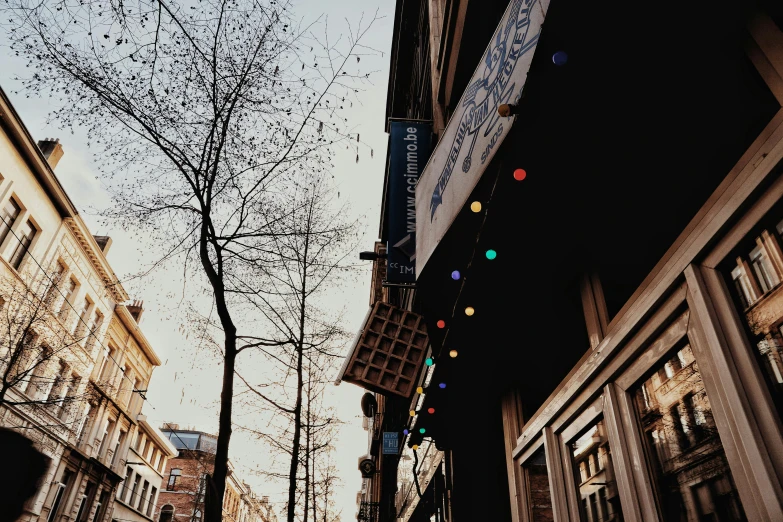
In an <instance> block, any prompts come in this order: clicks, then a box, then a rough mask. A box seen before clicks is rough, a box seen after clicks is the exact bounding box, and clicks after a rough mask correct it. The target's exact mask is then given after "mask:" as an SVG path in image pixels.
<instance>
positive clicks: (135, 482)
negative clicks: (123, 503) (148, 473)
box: [128, 473, 141, 506]
mask: <svg viewBox="0 0 783 522" xmlns="http://www.w3.org/2000/svg"><path fill="white" fill-rule="evenodd" d="M139 482H141V475H139V474H138V473H136V478H135V479H134V480H133V489H131V493H130V497H128V505H129V506H132V505H133V501H134V500H135V499H136V492H137V491H138V490H139Z"/></svg>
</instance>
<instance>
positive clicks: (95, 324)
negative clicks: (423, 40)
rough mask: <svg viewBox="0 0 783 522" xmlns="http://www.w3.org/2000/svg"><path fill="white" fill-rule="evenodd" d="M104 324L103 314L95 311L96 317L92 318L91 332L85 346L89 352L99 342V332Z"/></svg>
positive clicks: (87, 336)
mask: <svg viewBox="0 0 783 522" xmlns="http://www.w3.org/2000/svg"><path fill="white" fill-rule="evenodd" d="M102 324H103V314H102V313H101V312H100V310H95V315H93V316H92V322H91V323H90V331H89V332H88V334H87V335H86V341H87V342H86V343H85V344H84V346H85V347H86V348H87V349H88V350H89V349H91V348H92V347H93V346H94V345H95V343H96V342H97V341H98V330H100V328H101V325H102Z"/></svg>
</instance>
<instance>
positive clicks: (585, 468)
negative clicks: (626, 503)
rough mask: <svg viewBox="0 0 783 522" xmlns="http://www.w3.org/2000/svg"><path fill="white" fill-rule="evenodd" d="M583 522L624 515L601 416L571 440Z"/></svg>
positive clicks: (606, 521) (617, 519) (595, 521)
mask: <svg viewBox="0 0 783 522" xmlns="http://www.w3.org/2000/svg"><path fill="white" fill-rule="evenodd" d="M571 452H572V455H573V459H574V469H575V474H576V481H577V484H578V489H579V495H580V502H581V505H580V508H581V509H580V513H581V518H582V521H583V522H610V521H617V522H619V521H621V520H622V519H623V514H622V510H621V509H620V497H619V495H618V492H617V483H616V481H615V478H614V468H613V467H612V455H611V452H610V451H609V442H608V440H607V437H606V428H605V427H604V421H603V420H600V421H598V422H597V423H596V424H595V425H593V426H592V427H591V428H589V429H588V430H587V431H586V432H585V433H584V434H583V435H582V436H581V437H579V438H578V439H576V441H574V442H573V443H572V444H571Z"/></svg>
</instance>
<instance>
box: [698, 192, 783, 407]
mask: <svg viewBox="0 0 783 522" xmlns="http://www.w3.org/2000/svg"><path fill="white" fill-rule="evenodd" d="M782 215H783V201H781V202H779V203H778V204H777V205H776V206H775V207H773V208H772V209H771V210H770V211H769V213H768V214H767V215H766V216H764V217H763V218H762V219H761V220H760V221H759V223H758V225H756V226H755V227H754V229H753V230H751V231H749V233H748V234H747V235H746V236H745V237H744V238H743V239H742V240H741V241H740V242H739V243H738V244H737V247H736V248H735V249H734V250H733V251H732V252H731V253H730V254H729V255H727V256H726V258H725V259H724V260H723V261H722V262H721V264H720V270H721V272H722V273H723V277H724V280H725V281H726V282H727V283H728V281H729V279H732V280H734V281H735V284H734V285H727V286H728V287H729V291H730V292H731V294H732V297H733V298H734V301H735V303H736V306H737V312H738V315H739V317H740V319H741V320H742V321H743V323H744V329H745V334H746V336H747V339H748V341H749V344H750V345H751V346H753V347H754V350H753V351H752V355H753V358H754V359H755V360H756V364H757V365H758V366H759V369H760V370H761V371H760V373H761V375H762V376H763V379H764V383H765V385H766V387H767V389H768V390H769V392H770V395H771V396H772V399H773V401H774V402H775V406H776V409H777V412H778V415H779V416H781V417H783V332H782V331H781V326H782V325H783V306H782V304H783V295H782V294H783V292H781V291H775V292H771V291H769V290H770V289H771V288H773V287H775V286H776V285H779V284H780V280H781V274H780V273H779V272H778V270H777V268H778V267H777V263H775V260H776V259H777V258H778V257H777V254H779V253H780V247H782V246H783V221H781V219H780V218H781V216H782ZM748 253H749V255H748ZM743 256H748V261H747V263H746V264H745V266H746V267H747V268H745V270H744V272H745V273H746V274H747V275H746V277H745V279H750V278H752V279H756V280H757V284H756V283H755V282H754V281H753V280H752V279H750V280H749V281H745V280H744V279H740V281H742V284H740V285H738V284H737V282H736V280H737V277H738V274H739V272H740V271H741V270H740V269H741V267H742V259H743ZM751 264H752V267H751ZM748 276H750V278H748ZM753 276H755V277H753ZM754 285H755V286H756V288H755V293H753V290H754V289H753V288H751V289H749V288H748V287H749V286H754ZM749 294H750V295H756V296H759V294H763V295H760V296H759V297H757V298H756V299H750V298H749V297H748V296H749ZM748 305H750V307H749V306H748ZM697 398H698V397H697Z"/></svg>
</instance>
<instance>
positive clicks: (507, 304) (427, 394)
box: [375, 0, 783, 522]
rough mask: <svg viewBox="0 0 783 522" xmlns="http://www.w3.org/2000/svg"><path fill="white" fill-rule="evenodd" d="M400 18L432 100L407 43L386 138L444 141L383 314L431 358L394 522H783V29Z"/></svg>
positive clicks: (720, 14)
mask: <svg viewBox="0 0 783 522" xmlns="http://www.w3.org/2000/svg"><path fill="white" fill-rule="evenodd" d="M402 4H403V3H402V2H400V3H398V13H397V21H396V23H395V24H396V26H398V27H400V28H404V27H405V24H408V25H409V26H410V27H420V28H425V29H426V33H427V34H426V38H425V39H424V40H426V41H428V42H429V45H428V46H416V45H414V46H413V47H409V48H408V49H409V51H408V52H410V53H411V54H412V55H415V56H419V55H423V56H425V57H428V58H429V60H423V61H421V60H416V59H410V56H408V57H407V58H406V60H405V63H414V64H417V63H423V64H424V65H425V66H424V71H425V72H424V74H423V75H424V76H427V74H429V78H430V82H429V87H428V88H421V89H418V92H424V93H428V94H429V96H430V98H429V99H427V100H422V97H419V98H416V101H415V103H414V102H413V101H411V100H413V99H414V98H415V97H412V96H410V95H408V96H403V95H402V94H400V93H401V92H403V91H405V89H406V88H407V87H406V86H407V85H410V84H411V81H410V78H408V77H407V76H405V77H403V76H401V75H400V73H399V71H398V70H397V68H396V66H395V64H396V63H398V62H400V61H401V60H402V59H403V57H401V56H399V55H395V52H397V53H398V54H399V52H400V50H401V49H403V48H404V46H403V44H401V43H395V46H396V47H395V49H393V53H392V54H393V56H392V76H391V79H390V101H389V107H390V109H389V117H390V118H402V117H407V118H408V119H411V120H413V119H421V120H432V121H433V122H434V123H433V129H434V132H435V134H436V135H437V137H438V138H439V141H438V144H437V145H436V146H435V148H434V150H433V153H432V156H431V158H430V161H429V163H428V165H427V167H426V169H425V170H424V172H423V173H422V175H421V179H420V180H419V182H418V185H417V187H416V211H417V243H416V274H417V278H416V283H415V286H406V287H404V288H403V289H402V290H401V289H400V288H399V287H398V286H387V288H386V290H385V294H384V292H380V293H378V292H376V294H377V295H376V297H377V296H378V295H380V298H382V299H386V300H387V302H394V303H396V304H397V305H398V306H400V307H401V308H406V309H408V310H413V311H415V312H417V313H419V314H421V315H422V316H423V317H424V318H425V319H426V324H427V330H428V332H429V342H430V351H429V352H428V354H427V355H428V360H429V363H428V365H427V366H426V367H424V368H423V369H422V371H421V373H420V374H419V377H418V380H417V382H416V384H417V388H419V389H417V391H416V392H415V393H412V394H411V396H410V410H411V415H410V417H409V418H408V419H407V422H406V423H405V425H404V426H402V428H403V429H405V430H406V432H405V433H406V434H405V439H404V441H405V442H404V444H403V450H402V452H401V456H400V458H399V460H398V462H397V477H398V479H397V484H396V487H395V488H392V487H387V488H386V490H383V491H380V492H379V493H378V495H380V496H381V497H383V496H384V495H386V496H389V495H392V496H396V498H397V503H396V510H395V513H394V515H395V517H396V519H397V520H399V521H407V520H414V521H415V520H434V521H436V522H441V521H443V522H446V521H448V522H452V521H454V520H456V521H458V522H460V521H462V520H510V521H514V522H518V521H519V522H521V521H531V522H539V521H550V520H555V521H573V522H576V521H584V522H597V521H609V520H625V521H665V522H669V521H681V520H682V521H686V520H687V521H701V520H716V521H743V520H783V481H782V480H783V450H781V449H780V448H783V424H782V423H781V412H783V408H781V406H783V395H781V391H782V390H783V354H782V353H781V350H783V333H781V332H782V331H783V330H781V327H782V326H783V297H780V295H783V293H782V292H783V290H781V282H783V110H781V105H783V33H782V32H781V30H780V27H781V21H782V20H783V18H782V17H781V13H780V12H779V10H780V8H779V7H777V6H776V5H775V4H774V3H764V2H761V3H760V4H758V5H756V4H753V5H751V4H746V3H742V2H724V3H721V4H720V5H717V4H711V5H706V4H705V5H698V6H696V5H689V6H687V7H685V8H683V10H682V11H680V12H679V13H677V15H676V16H673V17H669V18H656V16H655V15H653V14H651V13H649V12H645V11H644V8H643V6H638V7H629V6H621V5H620V4H617V5H614V4H612V5H609V4H607V5H604V6H586V5H584V4H583V3H578V2H570V1H568V0H551V3H547V2H543V3H541V2H532V1H531V2H519V1H515V2H510V3H509V4H506V5H503V6H501V7H502V8H503V9H501V10H500V12H499V13H493V12H491V8H487V9H485V11H484V14H485V17H484V18H481V16H480V12H479V11H478V10H477V9H478V6H477V4H475V3H473V2H467V3H462V2H460V3H459V5H458V6H454V5H453V4H452V3H450V2H445V5H441V2H438V1H435V0H433V1H431V2H422V3H421V5H419V7H420V9H419V11H417V12H416V11H415V10H412V8H411V7H410V3H407V4H408V5H407V6H405V5H402ZM471 4H472V6H471ZM504 4H505V3H504ZM417 5H418V4H417ZM484 7H486V6H484ZM405 9H409V11H407V18H406V11H405ZM472 9H473V10H472ZM526 9H527V10H530V11H529V12H527V13H526V12H525V10H526ZM534 10H538V11H537V12H533V11H534ZM412 13H413V14H412ZM509 13H511V15H512V16H511V18H512V19H513V20H514V22H513V23H509V22H508V19H509ZM591 13H592V14H593V15H594V16H595V17H594V18H590V14H591ZM490 20H493V21H494V24H495V26H494V29H493V30H494V32H490V33H489V36H487V35H486V33H487V31H486V29H485V28H486V26H487V25H488V24H489V21H490ZM416 21H418V25H416V23H415V22H416ZM498 23H500V25H497V24H498ZM522 28H525V30H524V31H523V30H522ZM515 31H516V32H515ZM535 31H540V34H536V35H533V32H535ZM449 35H451V36H449ZM663 35H666V36H665V38H664V37H663ZM532 36H535V38H533V37H532ZM479 37H481V38H483V42H484V43H483V44H482V45H481V46H480V47H482V48H483V47H484V46H485V45H486V42H487V41H489V42H490V45H489V46H488V47H486V49H487V50H486V51H485V52H484V53H481V52H480V51H479V52H474V51H471V50H470V49H469V47H468V45H470V44H472V43H473V42H474V41H475V40H477V39H479ZM504 38H508V40H504ZM504 41H507V42H511V43H510V44H508V45H504V43H503V42H504ZM528 44H529V45H528ZM514 46H516V49H518V50H519V52H516V51H514V49H515V47H514ZM411 49H412V50H411ZM435 49H437V51H435ZM495 51H497V53H496V52H495ZM417 53H418V54H417ZM471 53H473V55H471ZM503 53H505V54H503ZM526 53H530V56H531V57H530V58H524V57H525V56H527V54H526ZM476 54H477V55H478V56H480V57H481V59H480V63H479V68H478V69H476V70H475V72H474V73H473V76H471V75H470V73H465V72H464V69H465V68H466V67H467V65H460V64H459V60H460V59H461V58H460V57H463V58H464V59H465V60H469V59H473V58H474V57H475V55H476ZM498 56H499V57H500V58H498ZM509 57H511V58H509ZM504 60H505V61H504ZM509 60H512V61H514V60H527V61H520V62H518V63H517V62H515V63H514V64H512V65H508V66H507V68H505V69H503V70H507V71H510V72H509V80H508V81H507V82H505V83H504V82H503V81H502V79H501V80H497V81H496V80H493V76H492V74H489V73H484V74H483V75H482V74H480V73H482V68H483V71H487V70H493V67H495V66H496V64H497V63H501V64H503V63H507V62H509ZM455 63H456V65H455ZM476 63H477V62H475V61H474V64H473V66H474V67H475V65H476ZM437 64H441V65H440V69H439V70H438V71H436V72H432V71H434V70H435V68H436V66H438V65H437ZM449 64H452V65H453V67H451V68H449ZM519 67H523V69H524V70H521V69H518V68H519ZM515 68H516V69H515ZM461 71H462V72H461ZM514 71H516V72H514ZM406 74H407V73H406ZM411 74H412V76H413V77H419V76H421V74H419V76H417V74H416V70H415V68H414V72H413V73H411ZM444 75H445V76H446V77H448V78H447V79H446V80H443V77H444ZM449 75H451V76H449ZM477 75H478V76H477ZM515 75H516V76H515ZM449 78H450V79H449ZM401 80H402V82H401ZM493 81H496V84H495V85H500V87H501V89H500V90H499V91H492V90H491V89H488V87H487V86H488V85H489V86H491V85H493V84H492V82H493ZM520 82H522V85H521V84H520ZM425 83H427V82H425ZM508 85H514V90H513V93H516V94H515V95H514V96H511V97H510V98H509V97H507V98H503V96H494V97H493V95H494V94H498V93H500V94H502V93H505V92H507V89H505V87H506V86H508ZM482 89H485V90H489V92H490V97H489V100H490V101H491V102H493V101H494V102H498V101H501V102H503V103H506V104H511V105H512V107H511V109H510V110H511V113H510V114H509V113H505V115H504V114H500V113H498V108H499V107H498V106H499V105H501V104H500V103H496V104H495V105H492V103H490V104H489V105H488V109H487V110H486V111H484V112H482V110H483V107H484V106H483V105H482V104H476V105H473V106H471V105H470V103H472V100H476V99H478V98H480V94H481V90H482ZM411 90H415V89H411ZM395 93H396V94H395ZM449 93H454V94H449ZM493 93H494V94H493ZM450 97H451V98H450ZM452 98H453V99H454V101H452ZM400 99H404V100H406V101H405V102H400V101H399V100H400ZM395 100H397V101H395ZM466 100H468V101H466ZM469 102H470V103H469ZM406 107H407V108H406ZM417 107H418V108H422V107H423V108H424V109H421V110H423V112H420V113H416V111H415V110H414V109H415V108H417ZM433 107H434V108H433ZM471 110H472V111H473V112H471ZM405 111H407V113H406V114H402V113H403V112H405ZM495 113H498V117H497V118H496V117H495V116H494V114H495ZM439 114H440V115H441V116H438V115H439ZM466 114H467V116H466ZM443 115H445V117H443ZM439 117H440V118H443V120H445V121H447V122H448V123H443V126H442V127H441V128H439V124H438V119H439ZM493 118H494V119H493ZM476 121H481V122H486V125H485V123H482V124H481V125H485V126H486V127H487V128H489V127H490V126H493V127H492V128H493V129H495V132H494V134H493V133H486V130H485V129H484V128H483V127H482V126H481V125H479V126H478V131H480V132H482V133H484V134H482V135H479V136H478V137H476V138H474V137H471V133H475V132H476V127H477V126H476V125H475V122H476ZM471 125H472V127H471ZM500 125H502V126H504V127H505V128H504V129H503V130H502V131H498V130H497V129H499V126H500ZM463 130H464V132H462V131H463ZM482 140H486V142H487V144H486V145H484V144H483V143H484V142H483V141H482ZM493 140H494V142H493ZM435 141H437V140H435ZM465 143H466V144H467V145H464V144H465ZM488 149H492V151H491V153H489V152H487V151H488ZM466 158H468V159H466ZM477 165H479V167H477ZM476 168H478V170H475V169H476ZM387 176H388V175H387ZM393 203H394V202H393V201H390V199H389V198H387V197H384V218H382V225H381V239H382V240H385V239H386V237H387V236H386V232H385V230H384V224H383V223H384V219H386V217H385V216H386V215H387V209H386V207H388V206H389V205H391V204H393ZM439 213H440V214H439ZM383 262H384V258H383V257H381V258H380V259H378V260H376V261H375V263H376V270H375V272H376V273H377V272H378V271H379V268H378V265H382V264H383ZM398 293H399V294H398ZM384 369H385V367H384ZM388 429H389V431H391V430H394V429H398V428H397V427H395V426H388ZM414 477H415V479H414ZM406 499H408V500H406ZM411 499H412V502H410V501H409V500H411ZM406 502H407V503H406ZM389 520H393V518H389Z"/></svg>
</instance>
